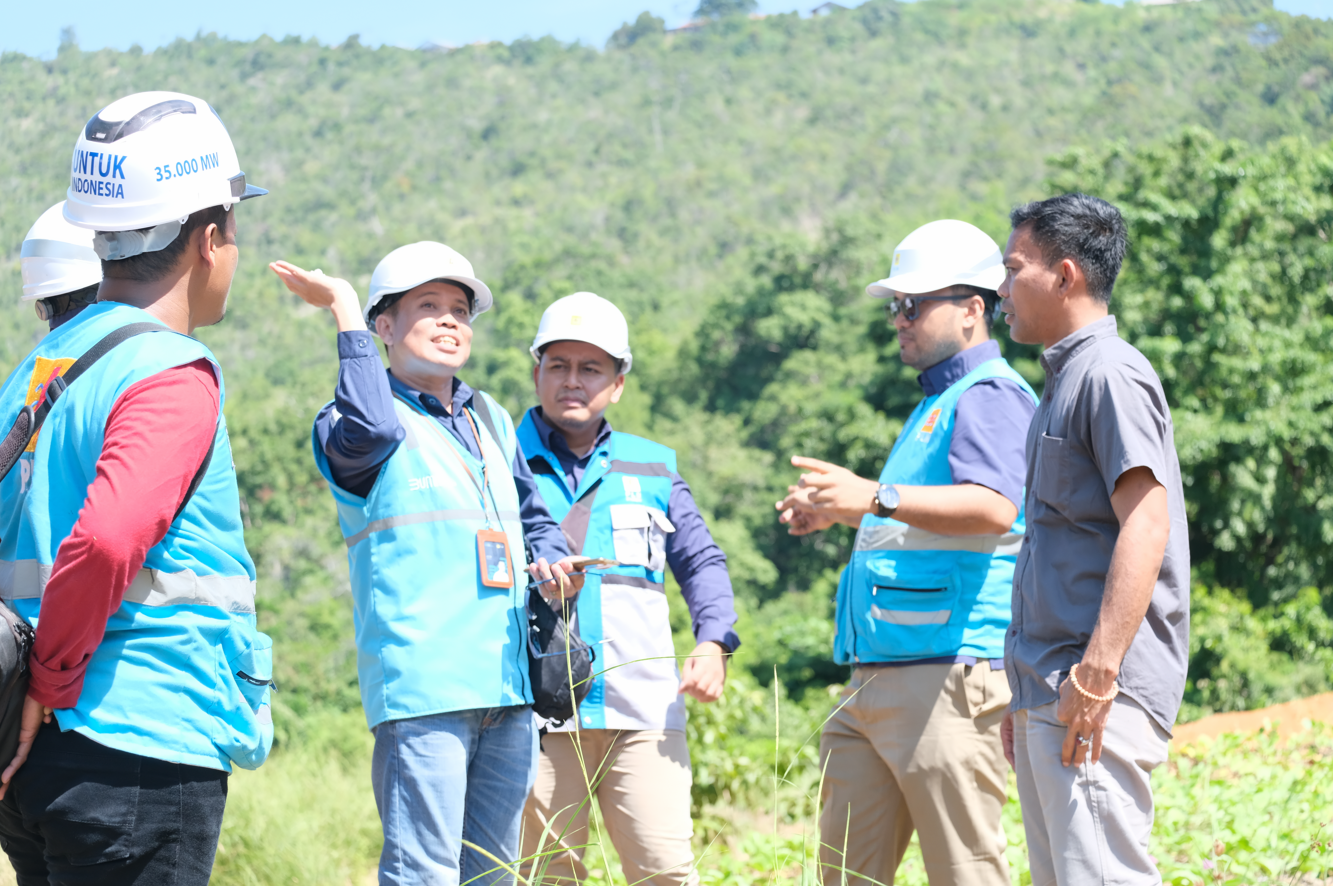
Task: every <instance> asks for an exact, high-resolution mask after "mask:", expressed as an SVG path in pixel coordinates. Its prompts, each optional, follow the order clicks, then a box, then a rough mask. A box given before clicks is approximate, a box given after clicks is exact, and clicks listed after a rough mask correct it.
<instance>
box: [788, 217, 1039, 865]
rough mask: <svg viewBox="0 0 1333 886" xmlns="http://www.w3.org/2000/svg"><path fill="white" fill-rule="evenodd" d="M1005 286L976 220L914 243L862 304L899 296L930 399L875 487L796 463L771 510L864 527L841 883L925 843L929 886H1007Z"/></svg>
mask: <svg viewBox="0 0 1333 886" xmlns="http://www.w3.org/2000/svg"><path fill="white" fill-rule="evenodd" d="M1003 280H1004V267H1003V263H1002V257H1001V253H1000V248H999V247H998V246H997V245H996V243H995V241H994V240H992V239H991V238H990V237H988V236H987V235H986V234H985V233H984V232H982V231H981V230H979V229H978V228H976V227H973V226H972V225H970V224H967V223H966V222H961V221H953V220H944V221H936V222H931V223H930V224H928V225H925V226H924V227H921V228H918V229H917V230H916V231H914V232H912V233H911V234H909V235H908V236H907V238H906V239H904V240H903V241H902V243H900V244H899V246H898V249H897V250H895V252H894V254H893V266H892V270H891V272H890V274H889V276H888V278H886V279H884V280H880V281H879V282H877V283H874V284H872V285H871V286H869V287H867V289H866V291H867V292H868V293H869V294H870V295H871V296H874V297H876V298H887V299H889V303H888V313H889V318H890V320H891V321H892V323H893V325H894V328H895V329H897V331H898V349H899V356H900V357H901V358H902V361H903V362H904V363H906V364H907V365H908V366H911V367H913V368H915V369H919V370H920V371H921V374H920V375H919V376H918V377H917V380H918V382H919V383H920V384H921V388H922V391H923V393H924V394H925V399H923V400H922V401H921V403H920V404H918V406H917V408H916V410H915V411H914V412H913V413H912V415H911V417H910V418H908V420H907V422H906V423H905V424H904V425H903V430H902V433H901V434H900V435H899V437H898V440H897V441H896V442H895V443H894V446H893V450H892V451H891V452H890V454H889V458H888V461H887V463H886V464H885V466H884V469H883V471H882V472H881V474H880V476H879V479H878V480H870V479H866V478H863V477H858V476H856V475H855V474H853V473H852V472H851V471H849V470H847V469H846V468H842V467H838V466H837V465H832V464H828V463H826V462H821V461H817V460H815V459H808V458H800V457H797V458H793V459H792V464H793V465H795V466H796V467H798V468H803V469H806V470H807V471H808V473H806V474H804V475H802V476H801V478H800V480H799V482H798V483H797V485H795V486H792V487H790V489H789V495H788V496H787V498H785V499H784V500H783V501H781V502H778V505H777V507H778V510H779V511H780V512H781V516H780V517H779V519H780V520H781V521H782V522H783V523H786V524H788V526H789V531H790V532H791V533H792V534H793V535H806V534H809V533H811V532H816V531H819V530H821V529H826V528H828V527H830V526H832V525H833V524H834V523H844V524H846V525H848V526H854V527H856V528H857V529H858V532H857V536H856V544H855V546H854V549H853V553H852V559H851V563H850V564H849V565H848V567H847V568H846V569H845V570H843V574H842V578H841V581H840V582H839V586H838V606H837V613H838V614H837V635H836V639H835V642H834V657H835V659H836V660H837V661H838V662H839V663H843V664H850V665H851V666H852V668H853V671H852V678H851V680H850V682H849V683H848V686H847V688H846V690H845V691H844V692H843V695H842V699H841V700H840V702H839V704H838V707H837V709H836V710H835V712H834V714H833V716H832V717H830V719H829V720H828V722H827V723H826V724H825V727H824V733H823V736H822V738H821V741H820V756H821V761H822V763H821V765H822V767H823V771H824V780H823V789H822V808H823V812H822V814H821V818H820V842H821V847H820V862H821V865H822V866H823V868H824V877H825V879H826V880H828V881H829V882H833V881H837V882H844V883H848V884H857V886H859V884H868V883H876V882H877V883H892V882H893V879H894V873H895V871H896V870H897V868H898V865H899V863H900V862H901V861H902V857H903V853H904V852H905V851H906V850H907V846H908V843H909V842H910V841H911V838H912V832H913V831H916V832H917V833H918V835H919V837H920V842H921V853H922V856H923V857H924V860H925V865H926V873H927V875H928V877H929V878H930V882H931V884H932V886H941V884H954V883H958V884H983V886H990V884H994V886H1002V884H1007V883H1008V882H1009V872H1008V868H1007V866H1006V863H1005V857H1004V850H1005V845H1006V841H1005V836H1004V832H1003V830H1002V829H1001V826H1000V810H1001V808H1002V807H1003V805H1004V801H1005V786H1006V782H1007V776H1008V774H1007V771H1006V768H1005V759H1004V753H1003V748H1002V745H1001V740H1000V724H1001V720H1002V719H1003V717H1004V712H1005V710H1006V708H1007V706H1008V703H1009V697H1010V696H1009V685H1008V682H1007V681H1006V679H1005V675H1004V638H1005V632H1006V631H1007V630H1008V628H1009V613H1010V598H1011V593H1012V585H1013V575H1014V563H1015V560H1016V557H1017V554H1018V549H1019V546H1020V545H1021V544H1022V541H1023V525H1024V524H1023V512H1022V504H1023V482H1024V476H1025V461H1024V447H1025V442H1026V437H1027V430H1028V425H1029V424H1030V423H1031V420H1032V415H1033V413H1034V411H1035V408H1036V396H1035V395H1034V394H1033V392H1032V389H1031V388H1030V387H1029V386H1028V384H1027V382H1025V381H1024V380H1023V379H1022V377H1021V376H1019V375H1018V374H1017V373H1016V372H1015V371H1014V370H1013V369H1012V368H1011V367H1010V366H1009V364H1008V363H1006V362H1005V360H1004V358H1003V357H1001V355H1000V347H999V345H998V344H997V343H996V342H995V341H994V340H993V339H992V338H991V335H990V328H991V324H992V323H993V321H994V319H995V315H996V311H997V309H998V306H999V297H998V296H997V295H996V292H995V290H996V289H997V288H998V287H999V285H1000V283H1001V282H1002V281H1003Z"/></svg>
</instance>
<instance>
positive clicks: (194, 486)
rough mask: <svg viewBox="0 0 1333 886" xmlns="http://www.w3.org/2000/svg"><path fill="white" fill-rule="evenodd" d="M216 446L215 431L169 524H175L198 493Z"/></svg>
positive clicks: (216, 437) (215, 430)
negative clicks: (201, 462) (202, 459)
mask: <svg viewBox="0 0 1333 886" xmlns="http://www.w3.org/2000/svg"><path fill="white" fill-rule="evenodd" d="M217 445H218V436H217V429H216V428H214V430H213V442H212V443H209V444H208V451H207V452H205V453H204V461H203V464H201V465H199V470H197V471H195V472H194V479H193V480H191V481H190V487H189V488H188V489H186V490H185V497H184V498H182V499H181V503H180V507H178V508H176V513H174V514H172V515H171V522H172V523H175V522H176V521H177V520H179V519H180V515H181V514H182V513H183V512H184V511H185V506H186V505H188V504H189V503H190V499H192V498H194V494H195V493H196V492H198V491H199V484H200V483H202V482H204V474H207V473H208V466H209V464H211V463H212V461H213V448H214V447H215V446H217Z"/></svg>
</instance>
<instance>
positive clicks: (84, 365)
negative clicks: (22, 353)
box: [0, 323, 212, 480]
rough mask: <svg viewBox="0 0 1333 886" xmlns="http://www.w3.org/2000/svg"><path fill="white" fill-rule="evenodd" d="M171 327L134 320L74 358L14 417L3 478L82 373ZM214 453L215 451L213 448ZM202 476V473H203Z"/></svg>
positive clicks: (0, 452) (0, 451)
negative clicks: (147, 334)
mask: <svg viewBox="0 0 1333 886" xmlns="http://www.w3.org/2000/svg"><path fill="white" fill-rule="evenodd" d="M170 331H171V330H169V329H167V327H165V326H163V325H162V324H161V323H130V324H128V325H125V326H122V327H120V328H119V329H115V330H112V331H111V332H109V333H108V334H107V335H106V336H105V337H103V338H102V340H101V341H99V342H98V343H97V344H95V345H93V346H92V347H91V348H89V349H88V350H87V351H86V352H84V354H83V356H82V357H80V358H79V359H77V360H75V361H74V365H73V366H71V367H70V368H69V370H68V371H67V372H66V373H65V374H64V375H56V376H53V377H52V378H51V380H50V381H49V382H47V384H46V390H45V391H43V392H42V397H41V399H40V400H39V401H38V402H37V403H36V404H33V405H31V406H24V407H23V409H22V410H20V411H19V415H18V418H16V419H14V425H13V427H11V428H10V429H9V433H8V434H6V435H5V439H4V440H0V480H3V479H5V477H7V476H9V472H10V471H12V470H13V469H14V465H16V464H18V460H19V459H20V458H21V457H22V456H23V450H25V449H27V448H28V443H29V441H31V440H32V438H33V437H34V436H36V434H37V432H38V431H39V430H41V427H42V423H43V422H45V421H46V416H47V415H48V414H50V412H51V407H53V406H54V405H55V403H56V400H58V399H60V395H61V394H63V393H64V392H65V389H66V388H68V387H69V386H70V385H72V384H74V382H76V381H78V379H79V376H81V375H83V374H84V373H85V372H87V371H88V370H89V369H91V368H92V365H93V364H94V363H96V362H97V361H98V360H101V359H102V358H103V357H105V356H106V355H107V354H108V353H109V352H110V351H111V349H112V348H114V347H116V346H117V345H119V344H121V343H122V342H124V341H127V340H129V339H131V338H133V337H134V336H136V335H142V334H143V333H145V332H170ZM209 451H210V452H211V451H212V450H209ZM200 478H201V479H202V474H201V475H200Z"/></svg>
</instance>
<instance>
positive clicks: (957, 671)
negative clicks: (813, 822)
mask: <svg viewBox="0 0 1333 886" xmlns="http://www.w3.org/2000/svg"><path fill="white" fill-rule="evenodd" d="M1009 697H1010V695H1009V683H1008V681H1007V680H1006V679H1005V676H1004V672H1003V671H992V670H991V668H990V664H989V663H988V662H985V661H982V662H979V663H978V664H976V665H964V664H924V665H907V666H904V667H878V668H875V667H860V668H857V669H856V670H855V671H854V672H853V674H852V681H851V683H850V684H849V685H848V686H847V688H846V689H845V690H843V693H842V698H841V700H840V703H839V707H838V708H837V710H836V712H835V713H834V715H833V717H832V718H831V719H830V720H829V722H828V723H827V724H826V725H825V726H824V733H823V736H822V737H821V739H820V743H819V752H820V763H821V765H822V766H823V768H824V783H823V791H822V793H821V804H822V807H823V808H822V811H821V812H820V818H819V834H820V843H821V845H820V853H819V856H820V864H821V866H822V873H823V882H824V883H825V884H826V886H864V884H886V886H888V884H892V883H893V878H894V874H895V872H896V871H897V869H898V865H899V864H900V863H901V862H902V859H903V854H904V853H905V852H906V851H907V846H908V844H909V843H910V842H911V839H912V831H913V830H915V831H916V832H917V833H918V834H919V835H920V840H921V854H922V856H923V857H924V859H925V863H926V876H927V877H929V879H930V883H931V886H948V884H966V886H1009V867H1008V865H1007V864H1006V862H1005V858H1004V850H1005V846H1006V845H1007V841H1006V840H1005V836H1004V830H1003V829H1002V828H1001V826H1000V810H1001V808H1002V807H1003V806H1004V801H1005V787H1006V784H1007V781H1008V764H1007V763H1006V762H1005V759H1004V750H1003V748H1002V746H1001V744H1000V721H1001V719H1003V717H1004V712H1005V709H1006V708H1007V707H1008V705H1009Z"/></svg>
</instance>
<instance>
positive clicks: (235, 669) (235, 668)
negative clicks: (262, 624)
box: [228, 632, 274, 720]
mask: <svg viewBox="0 0 1333 886" xmlns="http://www.w3.org/2000/svg"><path fill="white" fill-rule="evenodd" d="M228 664H229V665H230V667H231V673H232V677H233V678H234V679H235V680H236V687H237V688H238V689H240V690H241V695H242V696H243V697H244V698H245V700H246V702H247V703H248V704H249V705H250V710H252V711H254V712H255V714H256V715H259V712H260V709H261V708H267V707H268V703H269V693H270V692H271V691H272V689H273V688H274V685H273V641H272V640H271V639H269V636H268V635H267V634H260V633H258V632H256V633H255V641H254V643H253V644H251V645H250V647H249V648H248V649H247V650H246V651H245V652H242V653H241V654H240V655H238V656H236V657H235V658H231V659H228ZM265 713H267V712H265ZM261 720H262V718H261Z"/></svg>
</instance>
